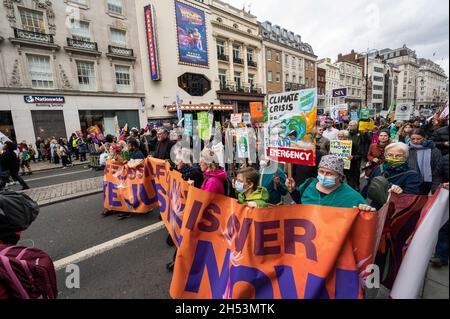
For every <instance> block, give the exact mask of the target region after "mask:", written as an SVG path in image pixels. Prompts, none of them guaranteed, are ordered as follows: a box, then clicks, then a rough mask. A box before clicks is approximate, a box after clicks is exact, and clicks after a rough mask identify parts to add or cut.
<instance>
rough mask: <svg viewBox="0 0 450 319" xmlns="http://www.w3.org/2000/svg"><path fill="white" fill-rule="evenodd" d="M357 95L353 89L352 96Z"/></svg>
mask: <svg viewBox="0 0 450 319" xmlns="http://www.w3.org/2000/svg"><path fill="white" fill-rule="evenodd" d="M355 93H356V92H355V89H354V88H353V89H352V95H353V96H355Z"/></svg>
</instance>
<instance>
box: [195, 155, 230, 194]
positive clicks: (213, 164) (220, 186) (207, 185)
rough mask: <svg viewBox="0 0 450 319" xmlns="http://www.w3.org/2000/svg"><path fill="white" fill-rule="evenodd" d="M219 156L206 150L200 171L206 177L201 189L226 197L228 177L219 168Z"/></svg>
mask: <svg viewBox="0 0 450 319" xmlns="http://www.w3.org/2000/svg"><path fill="white" fill-rule="evenodd" d="M218 163H219V160H218V158H217V155H216V154H215V153H214V151H213V150H211V149H204V150H203V151H202V154H201V157H200V169H201V170H202V172H203V175H204V181H203V183H202V187H201V189H202V190H204V191H205V192H209V193H216V194H221V195H225V191H226V189H225V188H226V187H227V184H228V183H227V180H228V175H227V172H225V170H223V169H221V168H219V166H218V165H219V164H218Z"/></svg>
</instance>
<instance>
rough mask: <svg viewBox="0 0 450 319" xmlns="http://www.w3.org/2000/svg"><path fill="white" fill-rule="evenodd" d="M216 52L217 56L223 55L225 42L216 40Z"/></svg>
mask: <svg viewBox="0 0 450 319" xmlns="http://www.w3.org/2000/svg"><path fill="white" fill-rule="evenodd" d="M217 54H218V55H219V56H223V55H225V42H223V41H217Z"/></svg>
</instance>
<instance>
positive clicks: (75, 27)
mask: <svg viewBox="0 0 450 319" xmlns="http://www.w3.org/2000/svg"><path fill="white" fill-rule="evenodd" d="M72 38H74V39H75V40H80V41H85V42H90V41H91V30H90V27H89V22H86V21H75V20H72Z"/></svg>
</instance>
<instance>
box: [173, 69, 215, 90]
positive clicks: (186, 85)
mask: <svg viewBox="0 0 450 319" xmlns="http://www.w3.org/2000/svg"><path fill="white" fill-rule="evenodd" d="M178 87H180V88H182V89H183V90H184V91H186V92H187V93H188V94H189V95H191V96H204V95H205V94H206V93H208V92H209V91H211V81H210V80H209V79H208V78H206V77H205V76H204V75H203V74H196V73H184V74H183V75H181V76H180V77H178Z"/></svg>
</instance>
